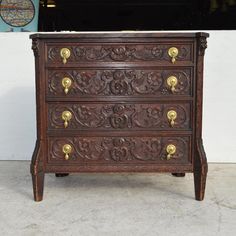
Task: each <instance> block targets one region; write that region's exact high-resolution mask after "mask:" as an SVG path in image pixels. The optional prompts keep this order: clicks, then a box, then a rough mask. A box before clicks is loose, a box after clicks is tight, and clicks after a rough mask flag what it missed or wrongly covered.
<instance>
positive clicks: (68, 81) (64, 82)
mask: <svg viewBox="0 0 236 236" xmlns="http://www.w3.org/2000/svg"><path fill="white" fill-rule="evenodd" d="M61 84H62V86H63V88H64V93H65V94H67V93H68V92H69V89H70V87H71V84H72V81H71V79H70V78H68V77H65V78H63V79H62V81H61Z"/></svg>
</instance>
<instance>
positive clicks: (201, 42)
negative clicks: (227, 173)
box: [198, 37, 207, 56]
mask: <svg viewBox="0 0 236 236" xmlns="http://www.w3.org/2000/svg"><path fill="white" fill-rule="evenodd" d="M206 48H207V40H206V37H199V38H198V55H199V56H204V54H205V49H206Z"/></svg>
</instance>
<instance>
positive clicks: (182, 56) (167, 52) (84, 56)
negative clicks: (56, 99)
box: [46, 41, 193, 65]
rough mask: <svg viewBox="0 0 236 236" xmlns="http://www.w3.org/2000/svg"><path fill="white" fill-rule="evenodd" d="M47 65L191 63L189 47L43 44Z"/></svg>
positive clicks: (165, 44) (181, 45) (191, 45)
mask: <svg viewBox="0 0 236 236" xmlns="http://www.w3.org/2000/svg"><path fill="white" fill-rule="evenodd" d="M46 51H47V61H48V62H49V63H58V64H61V65H66V64H70V63H76V62H82V63H84V62H86V63H88V62H91V63H94V62H136V61H138V62H150V61H153V62H158V61H165V62H167V63H168V64H174V63H178V61H193V43H192V42H186V43H178V42H174V41H173V42H168V43H164V42H161V43H145V44H142V43H116V44H114V43H100V44H92V43H90V44H89V43H70V42H68V43H61V44H50V43H48V44H47V49H46Z"/></svg>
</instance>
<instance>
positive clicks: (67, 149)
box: [62, 144, 72, 160]
mask: <svg viewBox="0 0 236 236" xmlns="http://www.w3.org/2000/svg"><path fill="white" fill-rule="evenodd" d="M62 151H63V153H64V154H65V157H64V158H65V160H69V158H70V156H69V154H70V153H71V152H72V147H71V145H70V144H65V145H63V147H62Z"/></svg>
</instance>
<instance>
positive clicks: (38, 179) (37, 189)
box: [32, 172, 44, 202]
mask: <svg viewBox="0 0 236 236" xmlns="http://www.w3.org/2000/svg"><path fill="white" fill-rule="evenodd" d="M32 181H33V191H34V200H35V201H36V202H40V201H42V200H43V187H44V172H39V173H37V174H36V175H35V174H32Z"/></svg>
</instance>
